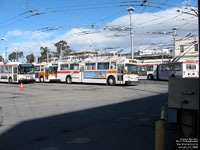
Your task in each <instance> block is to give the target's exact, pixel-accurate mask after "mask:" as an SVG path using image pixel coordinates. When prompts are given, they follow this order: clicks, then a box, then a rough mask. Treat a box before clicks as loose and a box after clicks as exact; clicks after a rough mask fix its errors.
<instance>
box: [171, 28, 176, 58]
mask: <svg viewBox="0 0 200 150" xmlns="http://www.w3.org/2000/svg"><path fill="white" fill-rule="evenodd" d="M172 30H173V41H174V43H173V45H174V49H173V53H172V59H175V57H176V36H177V35H176V30H177V28H176V27H174V28H173V29H172Z"/></svg>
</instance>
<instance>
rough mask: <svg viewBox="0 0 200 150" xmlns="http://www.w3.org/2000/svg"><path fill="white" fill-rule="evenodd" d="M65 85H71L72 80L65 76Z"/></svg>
mask: <svg viewBox="0 0 200 150" xmlns="http://www.w3.org/2000/svg"><path fill="white" fill-rule="evenodd" d="M66 83H67V84H71V83H72V78H71V77H70V76H67V78H66Z"/></svg>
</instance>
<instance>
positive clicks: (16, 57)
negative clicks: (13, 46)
mask: <svg viewBox="0 0 200 150" xmlns="http://www.w3.org/2000/svg"><path fill="white" fill-rule="evenodd" d="M15 53H16V61H18V55H17V50H15Z"/></svg>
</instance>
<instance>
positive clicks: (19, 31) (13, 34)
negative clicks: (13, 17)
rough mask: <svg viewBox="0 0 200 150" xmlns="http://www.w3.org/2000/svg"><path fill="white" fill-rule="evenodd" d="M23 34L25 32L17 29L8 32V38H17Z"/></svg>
mask: <svg viewBox="0 0 200 150" xmlns="http://www.w3.org/2000/svg"><path fill="white" fill-rule="evenodd" d="M22 34H23V32H22V31H21V30H19V29H15V30H13V31H9V32H7V34H6V37H11V36H14V37H16V36H21V35H22Z"/></svg>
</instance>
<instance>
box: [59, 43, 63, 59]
mask: <svg viewBox="0 0 200 150" xmlns="http://www.w3.org/2000/svg"><path fill="white" fill-rule="evenodd" d="M62 46H63V43H60V60H61V61H62V55H63V54H62Z"/></svg>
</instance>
